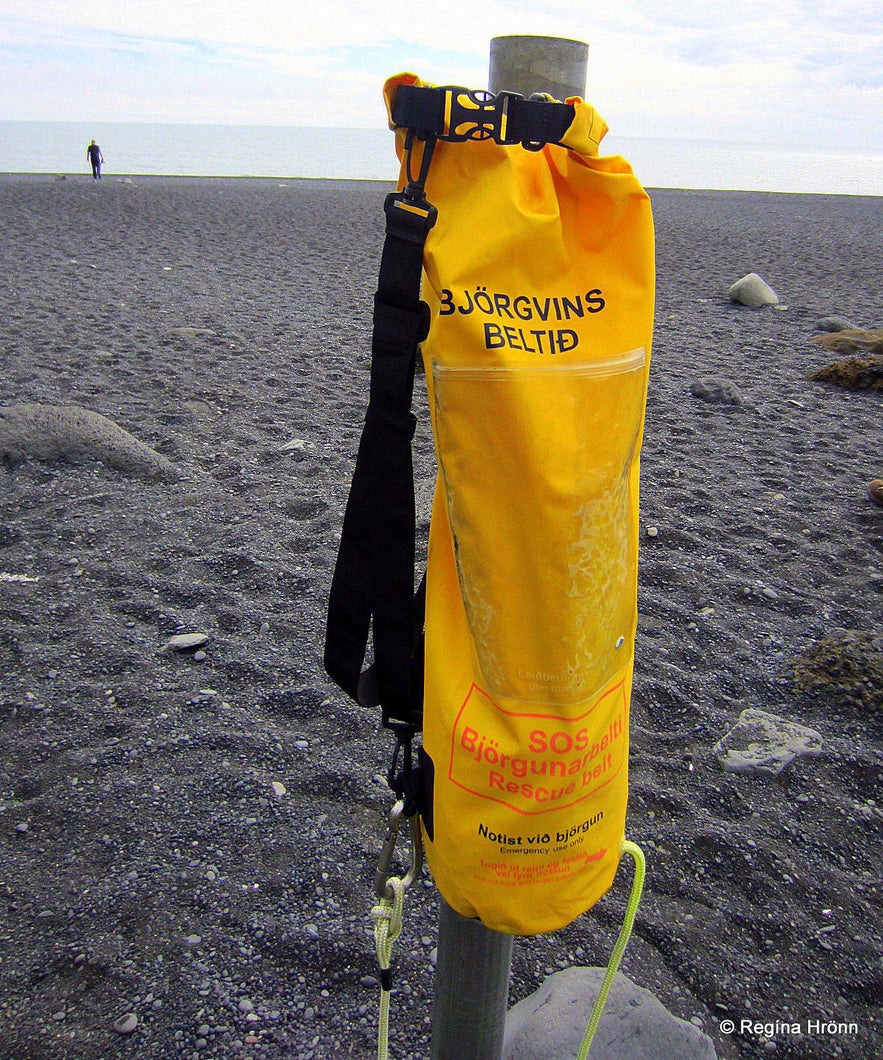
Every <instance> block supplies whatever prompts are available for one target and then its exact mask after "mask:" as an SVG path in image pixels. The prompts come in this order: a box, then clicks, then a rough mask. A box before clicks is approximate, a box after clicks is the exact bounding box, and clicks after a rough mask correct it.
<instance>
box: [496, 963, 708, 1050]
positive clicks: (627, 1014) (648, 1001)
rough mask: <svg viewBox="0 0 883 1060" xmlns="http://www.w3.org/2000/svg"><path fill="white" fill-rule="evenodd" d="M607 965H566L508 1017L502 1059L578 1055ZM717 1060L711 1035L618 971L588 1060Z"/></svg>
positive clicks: (513, 1009)
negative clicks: (670, 1010)
mask: <svg viewBox="0 0 883 1060" xmlns="http://www.w3.org/2000/svg"><path fill="white" fill-rule="evenodd" d="M605 971H606V969H604V968H568V969H566V970H565V971H563V972H556V973H555V974H554V975H550V976H549V978H548V979H546V981H545V982H544V983H543V985H542V986H541V987H540V988H539V990H537V991H535V992H534V993H533V994H531V995H530V997H526V998H525V999H524V1000H523V1001H519V1002H518V1004H517V1005H514V1006H513V1007H512V1008H511V1009H510V1010H509V1013H508V1015H507V1016H506V1034H505V1039H504V1042H503V1060H574V1058H575V1057H576V1055H577V1054H578V1052H579V1049H580V1045H581V1044H582V1040H583V1035H584V1034H585V1032H586V1025H587V1024H588V1022H589V1017H590V1016H591V1014H592V1006H593V1005H594V1003H595V998H596V997H597V996H598V992H599V991H600V989H601V983H602V982H603V980H604V974H605ZM675 1058H677V1060H717V1053H716V1052H715V1049H714V1045H713V1044H712V1041H711V1039H710V1038H709V1037H708V1036H707V1035H705V1034H703V1033H702V1031H700V1030H699V1028H698V1027H694V1026H693V1024H692V1023H687V1022H686V1021H685V1020H682V1019H678V1018H677V1017H676V1016H673V1015H672V1014H671V1013H670V1012H669V1011H668V1009H666V1008H665V1006H664V1005H662V1003H661V1002H659V1001H658V1000H657V999H656V998H655V997H654V996H653V994H651V993H650V991H649V990H645V989H644V988H643V987H640V986H637V984H635V983H633V982H632V981H631V979H629V978H627V977H626V976H624V975H622V974H621V973H619V972H618V973H617V975H616V978H615V979H614V981H613V986H612V988H611V990H610V995H609V997H608V998H607V1004H606V1005H605V1006H604V1013H603V1015H602V1016H601V1022H600V1023H599V1025H598V1030H597V1031H596V1033H595V1039H594V1041H593V1042H592V1047H591V1049H590V1050H589V1060H675Z"/></svg>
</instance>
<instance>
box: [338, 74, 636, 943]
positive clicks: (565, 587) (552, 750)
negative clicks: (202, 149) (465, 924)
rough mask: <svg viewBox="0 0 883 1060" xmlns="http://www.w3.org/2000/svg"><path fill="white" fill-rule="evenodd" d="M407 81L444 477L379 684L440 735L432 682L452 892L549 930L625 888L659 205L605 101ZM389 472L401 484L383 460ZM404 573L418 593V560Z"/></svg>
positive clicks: (454, 903) (437, 857)
mask: <svg viewBox="0 0 883 1060" xmlns="http://www.w3.org/2000/svg"><path fill="white" fill-rule="evenodd" d="M385 97H386V101H387V106H388V110H389V115H390V122H391V125H392V126H393V127H394V128H395V129H396V139H397V149H398V152H399V155H400V157H401V159H402V176H401V181H400V185H399V192H398V193H397V194H398V197H396V196H392V197H391V200H392V201H390V200H388V202H387V218H388V228H387V233H388V235H387V249H389V240H390V225H392V227H393V228H394V229H395V228H396V226H399V225H400V222H401V218H402V217H404V216H407V217H408V221H407V222H406V224H407V225H413V224H417V225H422V229H421V239H420V240H417V241H416V242H418V243H419V248H420V254H421V255H422V265H423V273H422V284H421V289H420V293H421V294H422V305H421V303H419V302H418V303H417V305H418V307H419V308H416V309H415V308H414V307H413V306H411V308H410V309H409V310H408V312H409V313H410V314H411V316H410V318H409V319H411V321H412V331H411V333H410V335H411V338H410V339H409V340H407V341H411V340H413V337H414V336H415V335H416V336H418V337H419V339H418V341H422V356H423V363H424V367H425V375H426V385H427V389H428V397H429V407H430V413H431V416H432V425H433V431H434V438H435V446H436V456H437V461H438V468H439V476H438V482H437V487H436V493H435V500H434V505H433V512H432V522H431V528H430V539H429V555H428V563H427V572H426V579H425V586H421V591H419V592H418V594H417V609H416V611H415V610H414V609H413V608H411V607H410V606H407V607H405V608H404V611H406V612H408V614H407V616H406V621H405V624H404V627H403V628H401V629H399V630H398V638H399V647H400V652H399V655H398V656H397V658H398V659H399V663H396V662H395V661H394V660H395V658H396V656H395V655H392V656H388V657H386V658H383V657H382V656H383V654H384V653H383V652H382V651H380V652H378V643H377V640H378V632H379V633H380V635H381V637H383V636H384V632H383V631H384V629H385V626H386V624H387V623H390V622H391V623H392V624H393V625H395V618H394V616H393V617H390V616H386V617H384V615H383V614H382V612H383V606H384V605H382V604H381V605H379V610H380V612H381V614H380V621H379V623H378V613H377V611H376V610H375V611H374V612H372V621H373V623H374V639H375V656H376V667H375V671H374V676H373V678H372V682H374V683H375V684H376V688H375V692H376V698H377V699H379V701H380V703H381V705H382V706H383V708H384V717H385V720H387V721H388V722H389V721H391V720H392V721H395V719H399V720H400V721H402V722H405V723H407V724H411V725H412V726H414V728H415V729H416V728H417V727H419V725H420V719H419V704H420V700H421V698H422V728H423V746H422V754H421V758H422V770H423V784H422V790H421V793H420V794H419V795H418V796H416V797H415V798H416V801H417V803H418V805H419V809H420V812H421V815H422V817H423V821H424V832H425V836H426V848H427V859H428V862H429V866H430V868H431V870H432V873H433V876H434V878H435V881H436V883H437V885H438V887H439V890H440V891H441V893H442V895H443V897H444V898H445V900H446V901H447V902H448V904H449V905H450V906H451V907H452V908H454V909H455V910H456V911H457V912H459V913H461V914H462V915H464V916H468V917H475V916H477V917H480V919H481V920H482V922H483V923H484V924H485V925H486V926H487V927H489V928H492V929H495V930H498V931H505V932H510V933H515V934H535V933H539V932H547V931H551V930H555V929H558V928H561V927H563V926H565V925H566V924H568V923H570V922H571V921H573V920H574V919H576V918H577V917H578V916H579V915H581V914H582V913H583V912H585V911H586V910H587V909H589V908H590V907H591V906H592V905H593V904H594V903H595V902H596V901H597V900H598V899H599V898H600V897H601V896H602V895H603V894H604V893H605V892H606V891H607V890H608V888H609V887H610V885H611V883H612V881H613V877H614V875H615V873H616V868H617V865H618V863H619V858H620V846H621V843H622V840H623V837H624V830H625V813H626V801H627V783H628V734H629V699H630V692H631V683H632V671H633V661H634V637H635V627H636V621H637V561H638V554H637V553H638V468H639V452H640V444H641V434H642V429H643V421H644V406H645V398H646V390H647V376H648V368H649V358H650V343H651V335H652V326H653V300H654V260H653V259H654V246H653V224H652V217H651V210H650V203H649V199H648V196H647V194H646V193H645V191H644V190H643V188H642V187H641V185H640V184H639V182H638V181H637V180H636V178H635V176H634V175H633V173H632V171H631V169H630V167H629V166H628V164H627V163H626V162H625V161H623V159H621V158H619V157H600V156H599V154H598V146H599V143H600V141H601V138H602V137H603V135H604V133H605V132H606V126H605V124H604V122H603V121H602V119H601V118H600V117H599V115H598V114H597V113H596V112H595V111H594V109H593V108H592V107H591V106H590V105H589V104H588V103H586V102H584V101H582V100H580V99H570V100H568V101H566V103H557V102H553V101H544V102H538V101H536V100H524V99H522V97H519V96H514V95H512V94H509V93H501V94H498V95H496V96H491V95H490V94H488V93H483V92H469V91H467V90H465V89H460V88H434V87H432V86H426V85H423V84H422V83H421V82H420V81H419V79H418V78H416V77H414V76H413V75H402V76H399V77H396V78H392V79H391V80H390V81H388V82H387V84H386V86H385ZM409 189H410V191H409ZM424 193H425V194H424ZM390 218H391V220H390ZM393 238H397V237H395V236H394V237H393ZM401 242H402V243H405V242H407V240H406V239H405V238H402V240H401ZM411 242H412V243H414V242H415V240H412V241H411ZM410 253H411V254H412V255H413V253H414V251H411V252H410ZM394 256H395V257H396V259H397V260H398V259H399V255H398V254H395V255H394ZM385 258H386V254H385ZM399 267H403V266H402V265H401V261H399ZM381 272H383V269H382V270H381ZM380 286H381V289H382V288H383V280H381V285H380ZM410 294H411V295H412V294H413V291H411V292H410ZM409 297H410V295H409ZM407 300H408V299H407V298H403V299H400V301H401V302H402V303H404V302H405V301H407ZM382 302H383V297H382V290H379V291H378V303H377V305H376V307H375V309H376V312H375V349H374V358H375V364H374V365H373V366H372V400H371V405H369V415H368V417H367V419H366V434H370V433H371V432H372V431H377V430H385V431H387V432H388V436H385V444H386V451H387V453H392V452H393V450H396V453H398V452H399V450H400V449H401V445H402V438H403V437H404V436H405V435H407V436H408V437H410V433H409V432H410V425H409V424H408V422H407V419H406V416H405V412H404V410H403V408H402V407H401V404H400V407H399V408H398V411H397V417H398V420H397V425H396V426H392V423H393V421H394V420H396V416H392V417H390V416H389V415H387V413H385V412H384V409H386V408H387V406H388V403H387V402H385V401H382V400H381V398H380V396H379V395H380V392H381V391H383V390H388V389H389V385H390V384H389V378H388V377H385V376H384V377H381V376H380V373H381V372H384V371H385V369H382V368H379V367H378V365H377V364H376V362H377V360H378V356H381V357H382V356H383V354H382V348H383V346H384V340H383V338H382V335H383V333H384V332H385V328H386V325H384V324H383V323H381V324H380V325H378V313H379V314H380V315H381V316H384V315H385V314H386V315H388V314H389V312H391V311H390V310H387V309H385V308H384V307H383V304H382ZM378 307H379V308H378ZM399 311H403V310H402V307H401V306H399ZM393 316H395V314H394V313H393ZM378 332H380V333H381V339H380V341H379V342H378ZM405 344H407V343H405ZM387 345H394V344H392V343H387ZM412 345H413V343H412ZM379 350H380V351H381V352H380V354H379V353H378V351H379ZM397 356H399V355H398V354H396V353H393V354H392V355H391V358H392V360H393V361H395V359H396V357H397ZM385 359H387V360H389V359H390V358H388V357H387V358H385ZM402 371H404V374H405V375H407V374H408V369H407V368H405V369H400V370H399V374H401V372H402ZM411 372H413V368H411ZM410 378H411V379H412V378H413V375H411V377H410ZM375 387H376V389H377V391H378V396H377V397H376V398H375ZM372 406H374V408H373V412H372ZM407 416H410V391H409V392H408V402H407ZM372 420H373V421H378V420H380V421H383V423H382V426H381V427H378V426H377V424H376V423H374V424H372V423H371V421H372ZM393 440H394V444H393ZM375 442H376V440H375ZM364 443H365V438H364V436H363V445H364ZM396 447H398V448H396ZM391 459H393V460H394V461H399V459H400V456H399V455H395V454H394V455H393V456H392V457H391ZM359 460H360V463H362V465H363V467H364V466H365V465H366V464H367V465H370V457H369V456H367V455H366V454H365V453H363V452H362V451H360V456H359ZM372 474H373V475H374V476H375V480H382V478H383V461H382V459H380V460H379V461H378V465H377V466H376V467H375V468H374V470H373V472H372ZM363 477H364V476H363ZM375 490H376V487H372V488H369V489H367V490H365V489H363V490H361V492H358V494H357V496H358V498H360V499H358V500H354V497H353V495H351V499H350V506H349V508H348V512H347V517H348V519H349V520H350V521H352V520H353V519H354V518H355V514H354V512H351V511H350V510H349V509H355V508H356V507H357V506H364V505H366V504H367V505H368V506H369V507H371V506H372V505H373V506H374V507H375V508H376V504H377V502H376V500H372V499H371V496H370V495H371V494H372V492H374V491H375ZM412 494H413V490H412ZM366 498H367V499H366ZM407 503H408V499H407V496H403V495H402V494H400V495H399V496H398V500H397V502H396V504H397V505H398V506H399V507H400V506H401V504H404V505H405V506H407ZM411 504H413V496H412V497H411ZM389 515H390V513H389V511H386V512H384V513H383V514H381V515H380V516H376V515H375V519H377V518H379V519H380V521H381V523H382V522H383V520H386V519H388V518H389ZM368 536H369V537H370V534H369V535H368ZM393 536H395V535H393ZM347 537H348V535H347V533H346V527H345V533H344V542H343V543H342V558H340V559H339V560H338V569H337V570H336V572H335V580H336V581H337V580H339V581H340V583H341V584H339V585H338V586H337V587H335V586H334V585H333V586H332V606H331V608H330V610H329V616H330V617H331V615H332V612H335V611H339V610H340V604H339V598H340V597H341V595H342V594H344V595H345V593H344V589H343V588H342V584H343V582H344V581H345V576H344V571H351V570H352V567H353V565H354V564H353V560H352V558H351V557H352V554H353V549H352V546H351V545H350V546H348V545H347V540H346V539H347ZM382 538H383V532H382V531H375V539H381V540H382ZM378 547H381V546H378ZM383 547H386V548H387V549H388V548H389V547H390V545H389V541H387V542H386V543H385V546H383ZM392 547H393V548H395V547H396V546H395V545H393V546H392ZM404 548H405V551H406V550H407V548H412V544H411V543H410V541H409V542H407V543H406V544H405V546H404ZM356 551H357V549H356ZM363 551H364V553H365V555H369V554H370V552H371V548H370V547H369V546H365V547H364V549H363ZM347 556H349V558H347ZM369 562H371V561H369ZM377 562H378V563H380V562H382V561H380V560H378V561H377ZM412 570H413V568H412ZM381 581H383V582H387V577H386V575H383V577H382V578H381ZM405 581H406V582H407V592H408V593H410V592H411V590H412V589H413V573H412V572H408V574H407V576H406V579H405ZM402 588H403V587H402ZM381 591H382V590H381ZM424 591H425V645H424V643H423V640H422V639H421V630H422V628H423V627H422V623H421V622H420V612H421V609H422V608H423V606H424V603H423V593H424ZM366 594H368V595H369V593H368V591H367V590H366ZM335 598H338V599H337V601H335ZM401 610H402V608H401V607H399V611H401ZM365 624H366V622H365V619H364V617H363V618H362V620H361V626H359V633H358V636H356V637H355V640H356V641H358V642H361V635H362V629H363V627H364V626H365ZM339 625H340V623H337V622H336V623H335V626H339ZM331 626H332V623H331V621H330V620H329V630H330V629H331ZM350 626H351V627H352V628H353V629H354V628H355V624H354V623H353V622H351V623H350ZM365 635H366V636H367V631H365ZM361 648H362V655H363V654H364V643H363V642H361ZM407 651H410V652H411V653H412V656H413V662H411V663H410V664H404V665H402V664H401V659H402V658H403V657H404V654H405V653H407ZM334 656H335V649H334V647H333V646H332V648H331V650H330V654H329V648H328V644H326V666H328V668H329V672H331V673H332V674H333V675H334V676H335V677H336V679H338V680H339V682H340V683H341V684H343V685H344V687H347V684H348V685H349V688H350V690H351V691H352V692H353V694H355V695H357V696H360V692H361V696H360V698H362V699H363V701H364V700H365V699H366V688H367V686H366V683H365V680H364V678H363V680H362V685H361V689H360V688H359V687H358V682H357V680H356V676H355V673H354V671H352V666H350V671H351V672H350V673H349V676H348V677H345V678H344V680H341V679H340V675H341V667H340V665H338V663H337V660H336V659H335V657H334ZM424 663H425V673H424V672H423V670H422V665H423V664H424ZM359 664H361V657H360V658H359ZM397 666H398V667H399V668H400V669H402V670H403V671H407V674H406V675H404V674H398V675H394V674H392V673H391V670H393V669H395V668H396V667H397ZM417 685H419V688H418V687H416V686H417ZM367 698H368V699H370V695H367Z"/></svg>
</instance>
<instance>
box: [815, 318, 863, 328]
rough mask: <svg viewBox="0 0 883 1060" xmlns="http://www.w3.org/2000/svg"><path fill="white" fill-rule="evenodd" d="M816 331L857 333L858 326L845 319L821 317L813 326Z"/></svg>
mask: <svg viewBox="0 0 883 1060" xmlns="http://www.w3.org/2000/svg"><path fill="white" fill-rule="evenodd" d="M814 327H815V329H816V331H828V332H835V331H857V330H858V324H853V323H852V321H850V320H847V319H846V317H838V316H830V317H822V318H821V319H820V320H817V321H816V322H815V325H814Z"/></svg>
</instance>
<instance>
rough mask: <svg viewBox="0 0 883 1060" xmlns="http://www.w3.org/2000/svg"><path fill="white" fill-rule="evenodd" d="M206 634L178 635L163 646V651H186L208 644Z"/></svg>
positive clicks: (170, 638)
mask: <svg viewBox="0 0 883 1060" xmlns="http://www.w3.org/2000/svg"><path fill="white" fill-rule="evenodd" d="M208 639H209V638H208V634H207V633H178V634H176V635H175V636H174V637H169V639H168V640H167V641H166V642H165V644H164V645H163V648H162V650H163V651H188V650H189V649H190V648H199V647H201V646H202V645H203V644H207V643H208Z"/></svg>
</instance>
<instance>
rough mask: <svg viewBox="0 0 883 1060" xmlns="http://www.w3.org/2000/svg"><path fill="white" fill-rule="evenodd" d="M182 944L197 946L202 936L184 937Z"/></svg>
mask: <svg viewBox="0 0 883 1060" xmlns="http://www.w3.org/2000/svg"><path fill="white" fill-rule="evenodd" d="M184 942H185V943H186V944H187V945H188V946H198V945H199V944H200V942H202V936H201V935H186V936H185V938H184Z"/></svg>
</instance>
